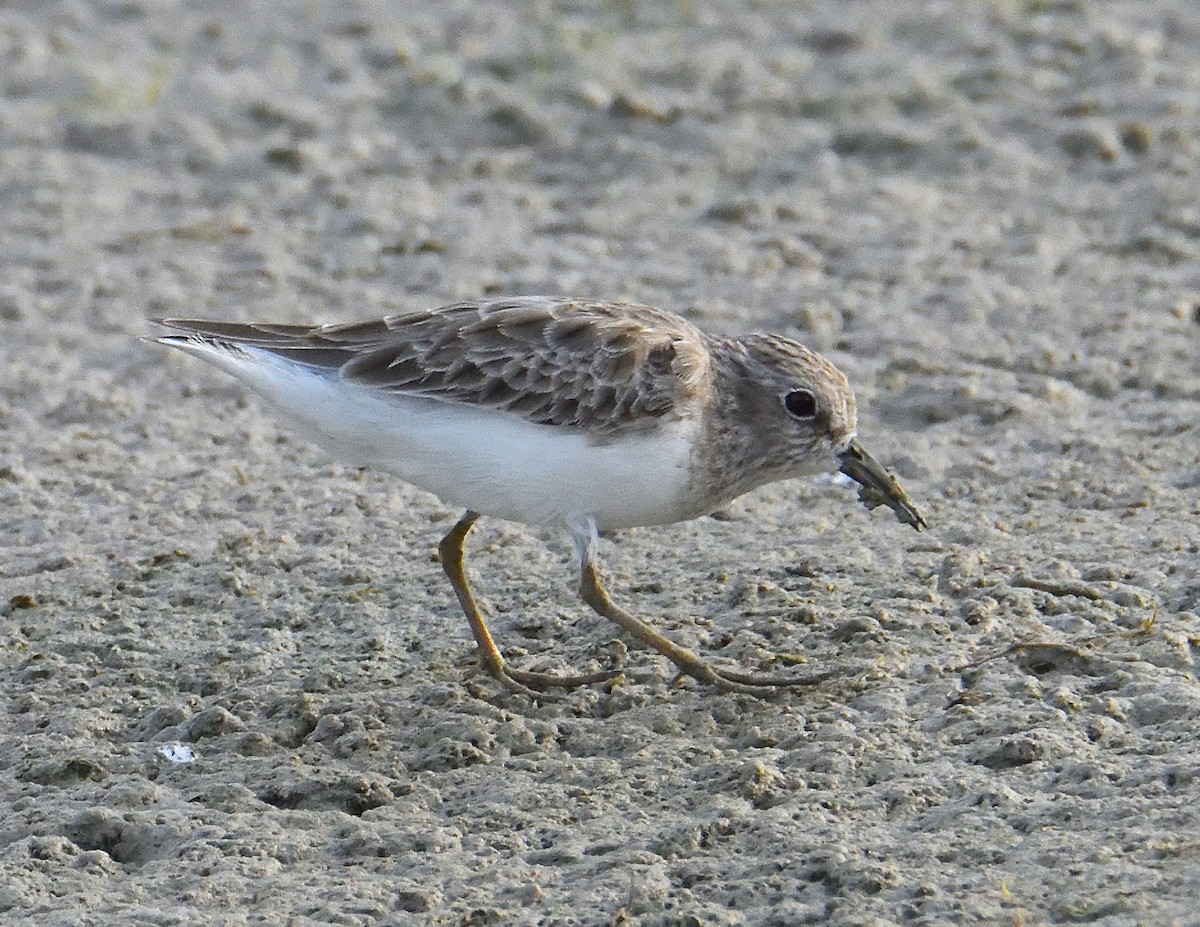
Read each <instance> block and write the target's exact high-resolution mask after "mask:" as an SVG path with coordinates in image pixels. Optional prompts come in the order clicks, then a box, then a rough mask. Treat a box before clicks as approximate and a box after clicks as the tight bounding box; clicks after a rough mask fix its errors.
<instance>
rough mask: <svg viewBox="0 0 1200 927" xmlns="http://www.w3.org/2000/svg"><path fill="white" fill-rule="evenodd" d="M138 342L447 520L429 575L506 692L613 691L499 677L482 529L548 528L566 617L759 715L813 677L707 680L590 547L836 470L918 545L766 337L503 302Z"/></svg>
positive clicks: (815, 387)
mask: <svg viewBox="0 0 1200 927" xmlns="http://www.w3.org/2000/svg"><path fill="white" fill-rule="evenodd" d="M155 321H156V322H158V323H160V324H161V325H164V326H166V327H167V328H170V329H173V330H174V331H175V332H178V334H168V335H163V336H161V337H158V338H156V339H155V340H156V341H158V342H159V343H161V344H165V345H170V346H171V347H175V348H180V349H181V350H183V351H186V352H187V353H189V354H193V355H195V356H196V357H199V358H201V359H202V360H205V361H208V362H209V363H211V364H214V365H215V366H217V367H220V368H221V369H222V370H224V371H225V372H226V373H230V374H232V375H233V376H235V377H237V378H238V379H239V380H241V381H243V382H244V383H245V384H246V385H248V386H249V387H251V388H252V389H254V390H255V391H257V392H259V393H261V394H262V395H263V396H265V397H266V398H267V399H268V400H270V401H271V402H272V403H274V404H275V405H276V406H277V407H278V408H279V409H280V410H281V411H282V412H283V413H284V414H285V415H286V416H287V417H288V418H289V419H290V420H291V421H292V422H293V423H294V424H295V425H297V426H298V427H299V429H300V431H301V433H303V434H304V435H305V436H307V437H310V438H311V439H313V440H314V441H316V442H317V443H319V444H321V445H323V446H324V447H325V448H326V449H328V450H329V451H330V452H331V453H332V454H334V455H335V456H337V457H338V458H341V459H343V460H346V461H347V462H349V463H352V464H356V465H358V466H366V467H378V468H381V469H383V470H388V471H390V472H392V473H395V474H397V475H398V476H400V477H401V478H402V479H403V480H405V481H407V482H409V483H412V484H413V485H414V486H419V487H421V488H422V489H426V490H429V491H430V492H432V493H434V494H436V495H437V496H439V497H440V498H441V499H442V500H443V501H444V502H447V503H449V504H452V505H455V506H458V507H460V508H464V509H465V510H466V512H465V514H463V516H462V517H461V518H460V519H459V520H458V522H457V523H456V524H455V525H454V527H453V528H451V529H450V531H449V533H447V534H446V536H445V537H444V538H442V541H441V544H440V545H439V547H438V551H439V554H440V557H441V562H442V567H443V568H444V569H445V571H446V576H447V577H449V579H450V584H451V585H452V586H453V587H454V592H455V594H456V595H457V597H458V601H459V604H460V605H461V606H462V609H463V611H464V612H465V613H466V616H467V621H468V622H470V625H471V632H472V633H473V634H474V637H475V642H476V644H478V647H479V655H480V660H481V661H482V663H483V666H484V668H485V669H486V670H487V671H488V672H489V673H490V674H491V675H492V676H494V677H495V678H496V679H498V680H500V681H501V682H502V683H504V684H505V685H507V686H508V687H509V688H512V689H515V690H518V691H522V692H526V693H530V694H533V695H538V694H540V693H538V692H535V691H533V690H535V689H543V688H546V687H551V686H558V687H564V688H569V687H573V686H578V685H585V684H588V683H594V682H600V681H603V680H605V679H609V678H611V677H612V676H615V675H616V672H615V671H614V672H600V673H590V674H580V675H556V674H546V673H535V672H529V671H525V670H519V669H515V668H512V667H510V666H509V665H508V664H507V663H506V662H505V661H504V658H503V657H502V656H501V654H500V650H499V648H497V646H496V644H495V641H494V640H493V639H492V636H491V634H490V633H489V632H488V629H487V625H486V624H485V623H484V619H483V615H482V613H481V611H480V608H479V604H478V603H477V601H476V599H475V596H474V594H473V593H472V591H471V587H470V585H469V584H468V581H467V574H466V571H465V568H464V549H463V545H464V542H465V541H466V537H467V534H468V533H469V532H470V530H471V526H472V525H473V524H474V523H475V521H476V519H478V518H479V517H480V516H481V515H492V516H496V517H498V518H506V519H509V520H512V521H518V522H523V523H525V524H530V525H547V524H549V525H561V526H565V527H566V528H567V529H568V530H569V531H570V532H571V535H572V537H573V539H574V542H575V550H576V554H577V556H578V560H579V564H580V573H581V583H580V591H581V595H582V597H583V600H584V601H585V602H586V603H587V604H588V605H589V606H591V608H593V609H594V610H595V611H596V612H597V613H599V614H600V615H603V616H604V617H605V618H608V619H610V620H612V621H614V622H615V623H616V624H618V625H619V626H620V627H621V628H623V629H624V630H625V631H626V632H628V633H629V634H631V635H632V636H633V637H635V638H637V639H638V640H640V641H642V642H643V643H644V644H647V645H648V646H650V647H652V648H654V649H655V650H657V651H658V652H659V653H661V654H663V655H664V656H666V657H668V658H669V659H670V660H672V661H673V662H674V663H675V665H676V666H677V667H678V668H679V670H680V671H681V673H686V674H688V675H690V676H693V677H695V678H696V679H699V680H702V681H704V682H707V683H710V684H711V685H714V686H716V687H718V688H720V689H724V690H727V691H733V692H743V693H748V694H753V695H765V694H767V693H769V692H772V691H775V690H776V689H777V688H778V687H780V686H793V685H806V684H811V683H812V682H814V681H817V679H822V678H826V677H825V676H819V677H808V678H790V677H775V676H759V675H753V674H749V673H745V672H740V671H737V670H732V669H726V668H722V667H718V666H714V665H712V664H710V663H708V662H706V661H704V660H702V659H701V658H700V657H699V656H698V655H697V654H695V653H693V652H692V651H690V650H688V649H686V648H684V647H681V646H679V645H678V644H676V643H674V642H673V641H671V640H670V639H669V638H667V637H665V636H663V635H662V634H660V633H659V632H657V631H655V630H654V629H653V628H652V627H650V626H649V625H648V624H646V623H645V622H644V621H642V620H641V619H639V618H637V617H636V616H634V615H632V614H631V613H629V612H628V611H626V610H625V609H623V608H622V607H620V606H619V605H617V604H616V603H614V602H613V601H612V599H611V598H610V597H609V595H608V591H607V590H606V589H605V587H604V584H603V582H602V580H601V578H600V572H599V561H598V557H597V541H598V532H600V531H608V530H614V529H621V528H633V527H637V526H643V525H664V524H670V523H672V522H677V521H685V520H687V519H691V518H697V517H699V516H701V515H705V514H708V513H710V512H712V511H714V510H715V509H717V508H720V507H721V506H723V505H725V504H726V503H728V502H729V501H730V500H732V499H734V498H736V497H737V496H740V495H742V494H743V493H746V492H749V491H750V490H752V489H755V488H756V487H759V486H762V485H764V484H766V483H771V482H774V481H776V480H783V479H788V478H790V477H795V476H799V475H802V474H805V473H816V472H821V471H829V470H834V469H840V470H841V472H843V473H845V474H846V475H848V476H850V477H852V478H853V479H854V480H856V481H858V482H859V483H860V484H861V486H860V489H859V498H860V499H861V501H862V502H863V503H864V504H865V505H867V507H868V508H874V507H876V506H878V505H886V506H889V507H890V508H891V509H892V510H893V511H894V512H895V513H896V516H897V518H898V519H899V520H900V521H901V522H903V523H905V524H907V525H911V526H912V527H913V528H916V529H918V530H920V529H921V528H923V527H925V519H924V518H923V517H922V516H921V514H920V512H918V511H917V509H916V507H915V506H914V505H913V503H912V502H911V500H910V499H909V498H908V496H907V494H906V493H905V492H904V490H903V489H902V488H901V487H900V485H899V484H898V483H897V482H896V480H895V479H894V478H893V477H892V476H891V475H890V474H889V473H888V472H887V471H886V470H884V469H883V467H881V466H880V465H879V464H878V463H876V462H875V460H874V459H872V458H871V456H870V455H869V454H868V453H867V452H866V451H865V450H863V448H862V446H861V445H860V444H859V443H858V440H857V438H856V437H855V405H854V393H853V391H852V390H851V389H850V386H849V384H848V383H847V381H846V377H845V376H844V375H843V374H842V372H841V371H840V370H838V369H837V368H836V367H834V366H833V364H831V363H830V362H829V361H827V360H826V359H825V358H823V357H822V356H821V355H819V354H817V353H816V352H815V351H811V350H809V349H808V348H806V347H804V346H803V345H801V344H798V343H797V342H795V341H792V340H790V339H788V338H783V337H779V336H777V335H745V336H743V337H739V338H719V337H715V336H713V335H708V334H705V333H704V332H702V331H700V330H699V329H698V328H696V327H695V326H694V325H692V324H691V323H690V322H687V321H685V320H684V319H682V318H680V317H679V316H677V315H673V314H671V313H669V312H665V311H663V310H661V309H654V308H651V307H648V306H638V305H632V304H629V303H622V302H593V301H587V300H573V299H553V298H547V297H521V298H514V299H496V300H491V301H485V302H477V303H459V304H457V305H453V306H445V307H442V308H440V309H433V310H430V311H427V312H408V313H401V314H399V315H392V316H388V317H386V318H383V319H379V320H377V321H371V322H362V323H354V324H349V325H316V326H308V325H272V324H249V325H242V324H234V323H227V322H209V321H200V320H193V319H156V320H155Z"/></svg>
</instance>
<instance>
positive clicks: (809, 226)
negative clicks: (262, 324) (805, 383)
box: [0, 0, 1200, 927]
mask: <svg viewBox="0 0 1200 927" xmlns="http://www.w3.org/2000/svg"><path fill="white" fill-rule="evenodd" d="M1198 50H1200V12H1197V9H1196V6H1195V4H1194V3H1193V2H1191V0H1174V2H1171V0H1164V2H1144V0H1138V2H1133V0H1129V2H1119V0H1118V2H1106V3H1092V2H1084V0H1074V2H1073V0H1061V2H988V3H978V4H954V3H941V4H939V3H918V2H878V3H866V2H863V3H855V4H843V3H839V2H834V0H814V2H809V3H786V2H752V0H743V2H737V0H722V2H716V3H701V2H698V0H691V2H687V0H678V2H674V3H667V2H663V3H657V4H655V3H649V2H635V0H630V2H610V3H589V2H583V0H576V2H552V0H542V2H527V3H514V4H511V5H505V4H500V3H495V2H471V3H468V2H465V0H461V2H445V3H417V2H408V0H405V2H394V3H385V2H374V3H372V2H365V0H363V2H356V0H347V2H342V3H337V4H334V3H321V2H317V0H314V2H308V3H284V4H269V3H265V2H259V3H230V2H226V3H208V4H184V3H176V2H170V0H163V2H152V0H127V2H84V0H75V2H61V3H55V2H48V3H16V4H4V5H0V205H2V207H3V208H0V242H2V244H0V356H2V358H3V375H2V380H0V509H2V511H3V512H4V517H5V523H6V530H5V532H4V534H3V538H2V539H0V544H2V545H3V551H2V557H0V628H2V630H3V634H2V635H0V648H2V649H0V653H2V656H0V803H2V807H3V813H0V923H5V924H10V923H11V924H33V923H36V924H42V925H68V924H70V925H74V924H97V925H99V924H105V925H108V924H146V925H177V924H178V925H183V924H186V925H189V927H190V925H217V924H297V925H310V924H362V925H367V924H431V925H483V924H518V925H533V924H540V925H545V927H550V925H555V927H558V925H563V927H565V925H581V927H592V925H597V927H599V925H617V924H637V925H675V927H684V925H705V927H707V925H737V924H752V925H757V924H771V925H781V927H783V925H794V924H836V925H864V927H865V925H889V924H903V925H917V924H920V925H964V924H968V925H969V924H1015V925H1032V924H1083V923H1086V924H1101V925H1106V927H1109V925H1113V927H1115V925H1134V924H1155V925H1159V924H1177V925H1194V924H1200V914H1198V913H1197V911H1198V907H1200V901H1198V899H1200V888H1198V886H1200V756H1198V754H1197V748H1196V743H1197V734H1198V732H1200V687H1198V685H1197V680H1196V672H1197V652H1198V648H1200V617H1198V614H1197V613H1198V612H1200V601H1198V600H1200V566H1198V563H1200V553H1198V548H1197V542H1198V539H1200V502H1198V498H1200V434H1198V427H1197V425H1198V421H1200V166H1198V164H1200V162H1198V159H1200V64H1198V63H1197V62H1198V61H1200V55H1198V53H1197V52H1198ZM521 293H564V294H577V295H586V296H595V297H605V298H617V297H625V298H632V299H636V300H639V301H644V302H650V303H655V304H659V305H663V306H665V307H667V308H671V309H674V310H676V311H679V312H681V313H684V314H686V315H687V316H688V317H689V318H691V319H692V320H693V321H695V322H697V323H698V324H700V325H701V326H703V327H707V328H709V329H711V330H715V331H727V332H733V331H740V330H754V329H757V330H774V331H779V332H782V333H785V334H789V335H792V336H794V337H797V338H800V339H801V340H803V341H805V342H806V343H808V344H809V345H811V346H813V347H815V348H817V349H819V350H822V351H825V352H827V353H828V354H829V356H830V357H831V358H832V359H833V360H834V361H835V362H836V363H838V364H839V365H840V366H841V367H842V368H843V369H844V370H845V371H846V372H847V373H848V374H849V375H850V377H851V380H852V382H853V383H854V384H855V385H856V387H857V389H858V393H859V405H860V426H861V427H860V434H861V437H862V440H863V442H864V444H865V445H866V446H867V447H868V448H869V449H870V450H871V451H872V453H874V455H875V456H876V457H877V458H879V459H880V460H881V461H883V462H885V463H886V464H888V465H889V466H891V467H893V468H894V469H895V470H896V471H897V472H898V473H899V474H900V475H901V477H902V479H903V481H904V482H905V485H906V486H907V488H908V489H909V491H910V492H911V494H912V495H913V497H914V498H915V499H916V500H918V502H919V503H921V504H922V506H923V508H924V510H925V512H926V514H927V516H928V518H929V521H930V524H931V530H930V531H929V532H928V533H924V534H920V535H918V534H916V533H914V532H912V531H911V530H909V529H907V528H905V527H903V526H901V525H899V524H897V523H896V522H895V520H894V519H892V518H891V516H890V514H889V513H887V512H884V511H877V512H873V513H868V512H866V511H865V510H864V509H863V508H862V507H861V506H860V505H858V504H857V503H856V502H855V501H854V498H853V494H852V492H851V491H850V490H848V489H846V488H845V487H842V486H840V485H837V484H835V483H832V482H829V481H824V482H822V481H807V482H800V481H795V482H790V483H784V484H779V485H776V486H774V487H771V488H768V489H765V490H762V491H760V492H757V493H755V494H753V495H751V496H749V497H747V498H745V499H743V500H740V501H739V502H738V503H736V504H735V505H733V506H731V507H730V509H729V510H728V511H727V512H725V513H723V514H722V515H721V516H720V517H718V518H706V519H702V520H700V521H697V522H693V523H688V524H684V525H677V526H673V527H669V528H663V529H653V530H650V529H646V530H641V531H634V532H629V533H626V534H622V535H619V536H617V537H615V538H614V539H613V540H612V541H611V542H609V543H608V544H607V545H606V548H605V556H606V562H607V568H608V575H609V578H610V584H611V587H612V590H613V592H614V595H615V596H617V597H618V598H619V599H620V600H621V601H622V602H623V603H625V604H626V605H628V606H630V607H632V608H634V609H635V610H636V611H638V612H639V613H640V614H642V615H643V616H645V617H646V618H648V619H649V620H652V621H653V622H654V623H655V624H656V625H657V626H658V627H659V628H661V629H663V630H664V631H667V632H669V633H670V634H672V635H673V636H674V637H675V638H676V639H678V640H679V641H681V642H684V643H687V644H688V645H690V646H694V647H696V648H698V649H700V650H702V651H704V652H706V653H710V654H711V655H712V656H713V657H714V659H720V660H726V661H729V662H731V663H737V664H740V665H742V666H747V667H751V668H755V667H760V666H764V665H769V664H768V661H769V659H770V656H771V654H776V653H782V654H790V655H793V663H794V665H795V667H796V669H797V671H800V672H810V671H813V670H827V669H831V670H834V671H836V673H837V678H836V679H835V680H834V681H831V682H829V683H826V684H823V685H821V686H819V687H816V688H814V689H811V690H806V691H802V692H797V693H795V694H792V695H788V696H785V697H782V698H780V699H778V700H776V701H773V702H760V701H755V700H751V699H744V698H738V697H729V696H721V695H717V694H715V693H713V692H712V691H710V690H707V689H705V688H703V687H700V686H698V685H695V684H691V683H683V684H674V683H673V681H672V672H671V667H670V666H669V665H667V664H665V663H664V661H663V660H661V659H659V658H657V657H652V656H651V655H649V654H648V653H646V652H645V651H643V650H641V649H639V648H636V647H634V646H633V645H628V649H627V642H623V641H621V640H620V639H619V638H618V637H617V635H616V634H615V631H614V629H613V628H612V627H610V626H608V625H607V624H606V623H605V622H603V621H602V620H600V619H598V618H596V617H595V616H593V615H591V614H590V613H588V612H587V611H586V609H585V608H584V607H583V606H582V605H581V604H580V603H579V602H578V601H577V600H576V598H575V595H574V590H573V578H572V576H571V574H570V570H569V563H568V550H567V547H566V544H565V543H564V541H563V539H561V538H559V537H557V536H556V535H554V534H553V533H546V534H543V533H539V532H537V531H533V530H530V529H526V528H524V527H521V526H518V525H512V524H505V523H500V522H494V521H493V522H485V523H483V524H482V525H481V530H480V531H479V533H478V534H477V535H476V536H475V537H474V538H473V540H472V562H473V566H474V570H475V575H476V576H477V582H478V584H479V588H480V590H481V591H484V592H485V593H486V594H487V596H488V598H489V600H490V602H491V604H492V611H493V618H492V624H493V629H494V630H495V632H496V633H497V635H498V637H499V638H500V640H501V643H502V646H503V647H504V649H505V650H506V652H507V653H508V655H509V656H510V657H511V658H512V659H513V660H514V662H515V664H516V665H519V666H526V667H535V668H543V669H553V670H565V669H567V668H569V667H577V668H581V669H582V668H586V667H588V666H592V665H608V664H610V663H612V662H614V661H623V665H624V666H625V667H626V668H627V673H626V675H625V677H624V678H623V679H622V680H620V682H619V684H617V685H615V686H613V687H611V689H606V688H604V687H597V688H593V689H589V690H584V691H580V692H576V693H574V694H572V695H570V696H568V697H567V698H566V699H565V700H564V701H562V702H560V703H556V704H533V703H531V702H530V701H528V700H527V699H524V698H520V697H518V696H515V695H512V694H509V693H507V692H505V691H503V690H501V689H500V688H499V687H497V686H496V685H495V684H494V683H493V682H492V681H491V680H489V679H487V678H486V677H482V676H480V675H479V674H477V673H476V672H475V662H474V652H473V646H472V643H471V640H470V637H469V634H468V631H467V628H466V625H465V622H464V621H463V619H462V617H461V615H460V614H459V613H458V609H457V606H456V604H455V603H454V600H453V596H452V593H451V591H450V588H449V586H448V584H447V583H446V582H445V581H444V579H443V578H442V576H441V572H440V568H439V567H438V565H437V563H436V562H434V560H433V559H432V557H431V554H432V552H433V550H434V548H435V546H436V542H437V539H438V538H439V537H440V535H441V534H442V533H443V532H444V531H445V530H446V529H447V528H448V526H449V524H450V523H451V522H450V519H451V518H453V517H454V516H455V515H456V514H457V513H455V512H451V511H449V510H447V509H446V508H445V507H443V506H442V505H440V504H439V503H438V501H437V500H436V499H434V498H432V497H431V496H428V495H426V494H424V493H421V492H419V491H417V490H414V489H412V488H410V487H407V486H404V485H401V484H399V483H397V482H396V481H395V480H392V479H389V478H387V477H386V476H383V475H380V474H375V473H365V474H364V473H358V472H356V471H354V470H351V469H349V468H345V467H342V466H340V465H338V464H337V463H334V462H331V461H330V459H329V458H328V457H327V456H326V455H325V454H324V453H322V452H321V451H319V450H317V449H315V448H313V447H311V446H310V445H308V444H306V443H304V442H303V441H301V440H299V439H297V438H294V437H293V436H291V435H290V434H289V433H288V431H287V429H286V428H285V427H284V426H283V425H281V424H279V423H277V422H276V420H275V419H274V418H273V417H272V416H271V414H270V412H269V410H267V409H265V408H264V407H263V406H262V405H261V404H260V403H259V402H257V401H256V400H255V399H253V398H251V397H249V396H247V395H246V394H245V392H244V391H243V390H242V389H241V388H240V387H239V386H238V385H237V384H235V383H233V382H232V381H229V380H228V379H227V378H224V377H223V376H222V375H221V374H219V373H218V372H216V371H213V370H211V369H208V368H205V367H204V366H203V365H201V364H200V363H198V362H195V361H193V360H191V359H188V358H185V357H182V356H176V355H173V354H170V353H168V352H166V351H164V350H159V349H155V348H152V347H150V346H147V345H144V344H142V343H139V342H138V341H137V336H139V335H142V334H147V333H148V331H149V329H148V326H146V325H145V324H144V322H143V319H144V318H145V317H147V316H150V315H158V314H179V315H200V316H210V317H217V318H228V319H236V320H249V319H271V320H276V321H346V320H352V319H361V318H367V317H370V316H372V315H377V314H381V313H384V312H389V311H398V310H401V309H411V308H426V307H430V306H435V305H439V304H442V303H446V302H450V301H453V300H457V299H462V298H472V297H478V296H480V295H485V294H521ZM172 742H181V743H183V744H185V745H186V746H188V747H190V748H191V749H192V750H193V751H194V753H195V757H196V759H195V761H194V762H191V763H172V762H170V761H169V760H168V759H166V758H165V757H164V756H162V755H161V754H160V753H159V752H158V750H159V748H160V747H162V746H163V745H165V744H169V743H172Z"/></svg>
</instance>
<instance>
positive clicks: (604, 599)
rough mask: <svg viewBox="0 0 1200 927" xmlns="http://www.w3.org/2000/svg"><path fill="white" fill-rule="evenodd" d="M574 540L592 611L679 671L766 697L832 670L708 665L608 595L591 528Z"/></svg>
mask: <svg viewBox="0 0 1200 927" xmlns="http://www.w3.org/2000/svg"><path fill="white" fill-rule="evenodd" d="M576 543H577V545H578V546H579V548H580V560H581V577H580V595H581V596H582V597H583V601H584V602H586V603H587V604H588V605H589V606H590V607H591V609H592V610H593V611H595V612H596V613H597V614H598V615H601V616H603V617H605V618H607V619H608V620H609V621H612V622H613V623H615V624H616V625H618V626H619V627H620V628H621V629H622V630H624V631H626V632H628V633H629V634H631V635H632V636H633V637H636V638H637V639H638V640H639V641H641V642H642V643H643V644H645V645H646V646H648V647H651V648H653V649H654V650H657V651H658V652H659V653H661V654H662V655H663V656H664V657H666V658H667V659H669V660H671V662H673V663H674V664H675V665H676V666H678V667H679V670H680V672H681V673H686V674H687V675H688V676H693V677H695V678H696V679H699V680H700V681H701V682H707V683H708V684H710V685H713V686H716V687H717V688H718V689H723V690H724V691H726V692H740V693H742V694H744V695H756V696H760V697H763V696H767V695H772V694H774V693H775V692H777V691H778V690H779V689H780V688H784V687H788V686H810V685H814V684H815V683H819V682H823V681H824V680H826V679H830V678H832V676H833V675H834V674H833V673H816V674H814V675H812V676H804V677H800V678H795V677H789V676H756V675H753V674H750V673H741V672H737V671H735V670H726V669H719V668H718V667H715V666H712V665H710V664H708V663H706V662H704V660H702V659H701V658H700V657H699V656H697V655H696V654H695V653H693V652H692V651H690V650H688V649H687V648H686V647H680V646H679V645H678V644H676V643H675V642H674V641H672V640H671V639H670V638H667V637H664V636H663V635H662V634H660V633H659V632H658V631H655V630H654V628H652V627H650V625H648V624H646V622H644V621H642V620H641V619H640V618H638V617H637V616H636V615H632V614H630V613H629V612H627V611H626V610H625V609H623V608H621V606H619V605H617V603H615V602H614V601H613V600H612V599H611V598H609V595H608V590H607V589H605V588H604V583H603V581H602V580H601V579H600V571H599V569H598V568H597V566H596V556H595V535H594V529H593V531H592V533H591V536H590V537H581V536H580V535H579V533H577V534H576Z"/></svg>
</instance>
